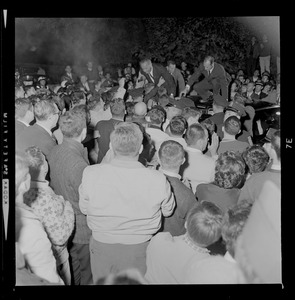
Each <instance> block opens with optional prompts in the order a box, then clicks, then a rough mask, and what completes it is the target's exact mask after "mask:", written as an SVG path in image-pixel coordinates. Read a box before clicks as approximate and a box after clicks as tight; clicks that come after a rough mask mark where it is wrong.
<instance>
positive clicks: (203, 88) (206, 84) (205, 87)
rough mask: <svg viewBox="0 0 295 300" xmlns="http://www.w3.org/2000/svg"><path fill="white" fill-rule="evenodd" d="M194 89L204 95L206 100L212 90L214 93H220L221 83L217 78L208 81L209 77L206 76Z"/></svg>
mask: <svg viewBox="0 0 295 300" xmlns="http://www.w3.org/2000/svg"><path fill="white" fill-rule="evenodd" d="M193 89H194V90H195V91H196V92H197V93H198V95H200V96H201V97H202V99H203V100H206V99H207V98H208V97H209V96H210V92H209V91H210V90H213V94H214V95H219V94H220V89H221V85H220V84H219V83H218V82H217V80H214V79H213V80H211V81H208V79H207V78H204V79H203V80H201V81H200V82H198V83H195V84H194V85H193Z"/></svg>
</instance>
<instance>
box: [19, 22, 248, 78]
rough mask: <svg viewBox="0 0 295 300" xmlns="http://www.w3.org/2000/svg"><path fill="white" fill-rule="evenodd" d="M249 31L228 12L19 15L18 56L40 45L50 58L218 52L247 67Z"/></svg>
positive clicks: (125, 58) (118, 59)
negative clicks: (126, 15)
mask: <svg viewBox="0 0 295 300" xmlns="http://www.w3.org/2000/svg"><path fill="white" fill-rule="evenodd" d="M249 34H250V32H249V31H248V30H247V29H246V28H245V27H243V25H242V24H240V23H237V22H235V21H234V19H233V18H228V17H188V18H176V17H173V18H142V19H138V18H25V19H23V18H18V19H16V57H17V55H18V54H19V53H20V51H24V50H25V49H32V47H35V48H36V49H37V51H35V55H37V54H39V56H41V57H46V59H47V60H48V62H55V63H59V62H60V61H61V62H63V63H65V62H66V63H71V62H72V63H79V62H83V63H84V62H85V61H86V60H88V59H91V60H93V61H94V62H97V63H101V64H106V63H112V64H114V63H117V64H118V63H127V62H129V61H130V60H131V58H132V55H133V58H134V59H135V58H137V57H138V55H142V54H147V55H149V56H151V58H152V59H153V60H154V61H157V62H161V63H164V62H165V61H166V60H168V59H175V60H176V62H177V63H180V62H181V61H186V62H188V63H191V64H192V65H198V64H199V63H200V62H201V61H202V59H203V58H204V56H206V55H209V54H210V55H213V56H214V57H215V59H216V61H217V62H220V63H222V64H223V65H224V66H225V68H226V69H227V71H229V72H230V71H232V70H235V69H238V68H243V67H244V63H245V51H246V44H247V41H248V38H249Z"/></svg>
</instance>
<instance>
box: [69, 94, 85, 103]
mask: <svg viewBox="0 0 295 300" xmlns="http://www.w3.org/2000/svg"><path fill="white" fill-rule="evenodd" d="M82 100H85V94H84V92H83V91H74V92H73V93H72V94H71V102H72V104H73V105H76V104H79V103H80V102H81V101H82Z"/></svg>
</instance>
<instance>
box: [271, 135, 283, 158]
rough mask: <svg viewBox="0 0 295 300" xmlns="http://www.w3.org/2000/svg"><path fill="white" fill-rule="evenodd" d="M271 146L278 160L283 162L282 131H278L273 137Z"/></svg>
mask: <svg viewBox="0 0 295 300" xmlns="http://www.w3.org/2000/svg"><path fill="white" fill-rule="evenodd" d="M270 142H271V146H272V148H273V149H274V150H275V152H276V155H277V158H278V160H281V131H280V130H277V131H275V132H274V133H273V135H272V137H271V141H270Z"/></svg>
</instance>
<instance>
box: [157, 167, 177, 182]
mask: <svg viewBox="0 0 295 300" xmlns="http://www.w3.org/2000/svg"><path fill="white" fill-rule="evenodd" d="M159 171H161V172H162V173H163V174H165V175H167V176H170V177H176V178H178V179H179V180H180V179H181V176H180V175H179V174H177V173H174V172H171V171H167V170H163V169H162V168H159Z"/></svg>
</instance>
